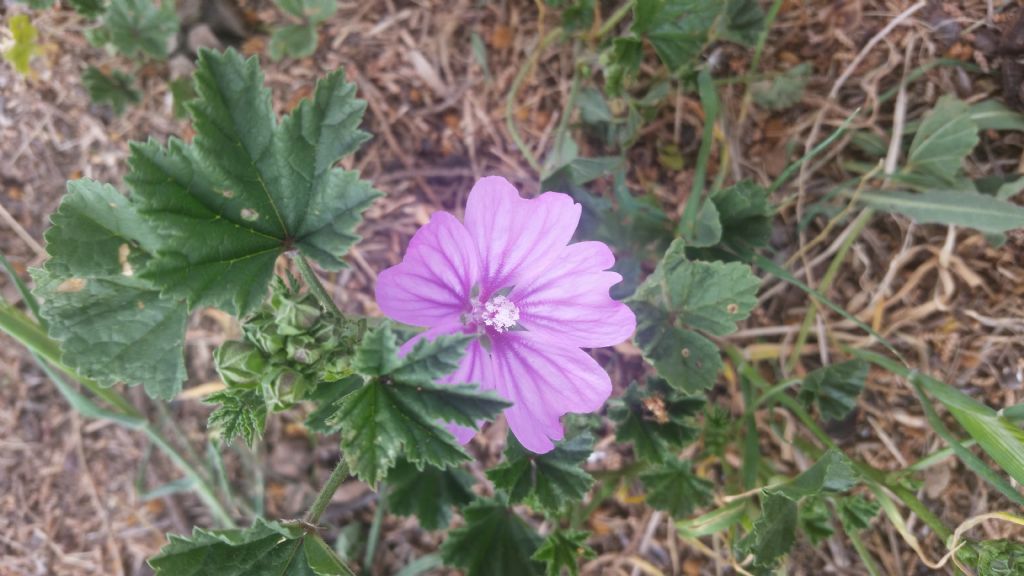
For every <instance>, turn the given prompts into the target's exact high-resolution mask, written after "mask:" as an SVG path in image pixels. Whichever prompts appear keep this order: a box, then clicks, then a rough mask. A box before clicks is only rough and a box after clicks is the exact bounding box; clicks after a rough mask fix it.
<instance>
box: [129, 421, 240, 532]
mask: <svg viewBox="0 0 1024 576" xmlns="http://www.w3.org/2000/svg"><path fill="white" fill-rule="evenodd" d="M142 431H143V432H145V433H146V436H148V437H149V441H150V442H152V443H153V444H154V445H155V446H156V447H157V448H159V449H160V451H161V452H163V453H164V455H165V456H167V458H168V459H170V460H171V462H173V463H174V465H175V466H176V467H177V468H178V470H180V471H181V472H182V473H183V474H185V476H188V477H189V478H191V479H192V481H193V482H194V483H195V490H196V493H197V494H198V495H199V498H201V499H202V501H203V503H204V504H206V506H207V507H208V508H209V509H210V512H212V513H213V515H214V516H215V517H216V518H217V520H218V521H219V522H220V523H221V524H223V525H224V526H226V527H228V528H235V527H236V526H237V525H236V524H235V521H234V519H232V518H231V514H229V513H228V511H227V509H225V508H224V505H223V504H221V502H220V499H218V498H217V495H216V493H215V491H214V489H213V486H211V485H210V483H209V482H208V481H207V480H206V477H205V476H203V475H202V474H200V473H199V470H197V469H196V468H195V467H193V466H192V464H190V463H189V462H188V460H186V459H185V457H184V456H182V455H181V454H180V453H179V452H178V451H177V450H176V449H175V448H174V446H171V444H170V442H168V441H167V439H166V438H164V436H163V434H161V433H160V431H159V430H157V429H156V427H155V426H153V424H152V422H147V423H146V425H145V426H144V427H143V428H142Z"/></svg>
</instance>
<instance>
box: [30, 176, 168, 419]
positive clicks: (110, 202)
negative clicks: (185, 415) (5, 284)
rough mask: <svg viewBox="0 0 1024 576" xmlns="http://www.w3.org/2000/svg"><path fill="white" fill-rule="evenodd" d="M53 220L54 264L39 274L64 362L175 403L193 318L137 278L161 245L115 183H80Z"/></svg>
mask: <svg viewBox="0 0 1024 576" xmlns="http://www.w3.org/2000/svg"><path fill="white" fill-rule="evenodd" d="M52 222H53V225H52V226H51V227H50V229H49V230H48V231H47V233H46V241H47V251H48V252H49V253H50V255H51V257H50V260H49V261H47V263H46V265H45V267H44V268H43V269H42V270H35V271H34V272H33V276H34V278H35V280H36V291H35V294H36V296H38V297H39V299H40V300H42V301H43V306H42V314H43V316H44V318H46V319H47V321H48V322H49V325H50V335H51V336H52V337H53V338H55V339H56V340H58V341H60V342H61V349H62V351H63V360H64V362H66V363H67V364H68V365H70V366H71V367H73V368H75V369H76V370H78V371H79V372H81V373H82V375H83V376H87V377H90V378H93V379H95V380H97V381H98V382H100V383H101V384H104V385H108V386H110V385H113V384H115V383H117V382H120V381H124V382H127V383H128V384H133V385H134V384H143V385H145V388H146V392H147V393H148V394H149V395H150V396H153V397H157V398H163V399H170V398H173V397H174V396H175V395H176V394H177V393H178V391H179V390H180V389H181V382H182V381H183V380H184V379H185V363H184V357H183V353H182V348H183V345H184V335H185V322H186V320H187V316H188V315H187V312H186V309H185V306H184V304H183V303H180V302H176V301H174V300H172V299H168V298H163V297H161V296H160V291H159V290H158V289H157V288H156V287H155V286H154V285H153V284H152V283H150V282H149V281H147V280H145V279H142V278H140V277H138V276H137V275H136V271H137V270H138V269H140V268H141V267H142V266H144V265H145V263H146V261H147V259H148V258H149V254H150V253H151V251H152V250H153V247H154V246H155V245H156V244H157V242H158V241H157V239H156V237H155V236H154V234H153V233H152V231H151V230H150V229H149V228H148V227H147V225H146V223H145V221H144V220H143V219H142V218H141V217H140V216H139V214H138V212H137V210H136V207H135V205H134V204H133V203H132V202H131V201H129V200H128V198H126V197H124V196H122V195H121V194H120V193H118V192H117V191H116V190H115V189H114V188H113V187H111V186H108V185H106V184H100V183H97V182H92V181H89V180H78V181H74V182H70V183H69V184H68V194H67V195H66V196H65V197H64V199H63V201H62V202H61V205H60V208H58V210H57V212H56V213H55V214H54V215H53V216H52Z"/></svg>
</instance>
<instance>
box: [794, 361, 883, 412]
mask: <svg viewBox="0 0 1024 576" xmlns="http://www.w3.org/2000/svg"><path fill="white" fill-rule="evenodd" d="M867 377H868V363H867V362H865V361H864V360H850V361H848V362H840V363H839V364H832V365H830V366H825V367H822V368H819V369H817V370H815V371H813V372H811V373H810V374H808V375H807V376H806V377H805V378H804V381H803V384H802V385H801V386H800V400H801V401H803V403H804V404H806V405H810V404H811V403H812V402H813V403H816V404H817V405H818V410H819V411H820V412H821V415H822V416H824V417H825V419H826V420H841V419H843V418H845V417H846V415H847V414H849V413H850V412H851V411H853V409H854V408H855V407H856V406H857V397H858V396H860V393H861V390H863V389H864V381H865V380H866V379H867Z"/></svg>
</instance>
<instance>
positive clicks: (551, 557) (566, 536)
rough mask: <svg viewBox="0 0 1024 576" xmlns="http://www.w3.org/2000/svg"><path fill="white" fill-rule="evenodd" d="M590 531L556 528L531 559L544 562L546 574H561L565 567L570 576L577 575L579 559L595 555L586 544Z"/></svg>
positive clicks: (558, 575)
mask: <svg viewBox="0 0 1024 576" xmlns="http://www.w3.org/2000/svg"><path fill="white" fill-rule="evenodd" d="M589 537H590V533H589V532H586V531H584V530H570V531H563V530H556V531H554V532H552V533H551V534H550V535H549V536H548V537H547V538H545V539H544V543H543V544H541V545H540V548H538V549H537V552H536V553H534V555H533V559H534V560H539V561H541V562H544V563H545V565H546V566H547V570H546V571H545V574H546V575H547V576H561V574H562V569H563V568H565V569H566V570H567V571H568V572H569V575H570V576H579V573H580V566H579V565H580V561H581V560H586V559H588V558H593V557H595V556H597V553H596V552H594V550H593V548H591V547H590V546H588V545H587V538H589Z"/></svg>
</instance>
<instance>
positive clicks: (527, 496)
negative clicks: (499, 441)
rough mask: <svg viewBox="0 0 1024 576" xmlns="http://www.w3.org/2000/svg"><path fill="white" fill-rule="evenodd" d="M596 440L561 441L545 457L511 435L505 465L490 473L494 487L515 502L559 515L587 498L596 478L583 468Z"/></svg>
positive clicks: (488, 475) (582, 438)
mask: <svg viewBox="0 0 1024 576" xmlns="http://www.w3.org/2000/svg"><path fill="white" fill-rule="evenodd" d="M593 445H594V439H593V438H591V437H590V436H589V435H580V436H577V437H575V438H572V439H570V440H565V441H562V442H559V443H558V444H557V445H556V446H555V449H554V450H552V451H550V452H547V453H546V454H534V453H532V452H530V451H528V450H526V449H525V448H523V447H522V446H521V445H520V444H519V442H518V441H516V439H515V437H514V436H511V435H510V436H509V446H508V448H507V449H506V450H505V462H503V463H501V464H499V465H497V466H495V467H494V468H491V469H490V470H488V471H487V477H488V478H489V479H490V480H491V481H492V482H494V486H495V488H497V489H499V490H504V491H506V492H507V493H508V495H509V500H510V501H511V502H513V503H516V502H523V501H526V502H527V503H529V504H531V505H536V506H537V507H539V508H540V509H542V510H544V511H545V512H548V513H551V514H557V513H558V512H559V511H562V510H564V509H565V508H566V507H568V506H571V505H572V504H573V503H575V502H579V501H580V500H582V499H583V496H584V495H586V493H587V490H589V489H590V487H591V486H592V485H593V483H594V478H593V477H592V476H591V475H590V474H588V473H587V472H586V471H585V470H583V468H582V464H583V463H584V462H585V461H586V459H587V457H589V456H590V454H591V452H592V449H593Z"/></svg>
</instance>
